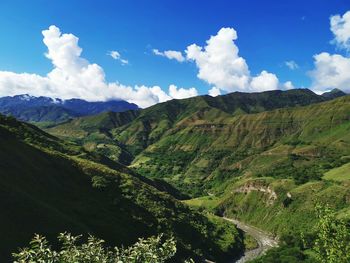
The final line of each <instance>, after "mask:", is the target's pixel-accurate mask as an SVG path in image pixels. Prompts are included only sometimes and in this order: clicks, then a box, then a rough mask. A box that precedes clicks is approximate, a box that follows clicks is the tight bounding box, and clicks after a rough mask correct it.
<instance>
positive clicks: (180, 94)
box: [169, 84, 198, 99]
mask: <svg viewBox="0 0 350 263" xmlns="http://www.w3.org/2000/svg"><path fill="white" fill-rule="evenodd" d="M169 95H170V96H171V97H172V98H174V99H186V98H190V97H194V96H198V92H197V90H196V89H195V88H189V89H184V88H178V87H176V86H175V85H173V84H172V85H170V86H169Z"/></svg>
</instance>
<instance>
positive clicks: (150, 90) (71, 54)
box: [0, 26, 197, 107]
mask: <svg viewBox="0 0 350 263" xmlns="http://www.w3.org/2000/svg"><path fill="white" fill-rule="evenodd" d="M42 34H43V36H44V39H43V42H44V44H45V45H46V46H47V49H48V51H47V53H46V54H45V55H46V57H47V58H48V59H50V60H51V62H52V64H53V70H52V71H51V72H49V73H48V74H47V75H46V76H40V75H37V74H28V73H20V74H18V73H14V72H8V71H0V96H13V95H17V94H25V93H28V94H30V95H33V96H48V97H53V98H61V99H70V98H81V99H86V100H89V101H104V100H110V99H122V100H126V101H129V102H132V103H136V104H137V105H139V106H140V107H148V106H151V105H153V104H156V103H158V102H163V101H166V100H169V99H172V98H173V97H172V96H171V95H170V96H169V95H168V94H166V93H165V92H164V91H163V90H162V89H161V88H160V87H159V86H153V87H146V86H144V85H140V86H134V87H131V86H126V85H122V84H120V83H118V82H112V83H108V82H106V80H105V73H104V70H103V69H102V68H101V67H100V66H99V65H97V64H94V63H93V64H91V63H90V62H89V61H87V60H86V59H84V58H82V57H81V53H82V49H81V48H80V47H79V45H78V41H79V39H78V38H77V37H76V36H74V35H73V34H62V33H61V32H60V29H59V28H58V27H56V26H50V27H49V29H47V30H44V31H43V32H42ZM118 54H119V53H113V56H116V57H117V58H118V57H119V58H120V55H119V56H118ZM111 55H112V54H111ZM185 91H186V90H185V89H179V90H177V93H176V92H175V93H174V94H173V95H175V96H182V95H184V94H185V93H186V92H185ZM190 91H191V92H190V93H189V95H188V96H191V94H195V93H196V92H194V90H193V89H190ZM196 94H197V93H196Z"/></svg>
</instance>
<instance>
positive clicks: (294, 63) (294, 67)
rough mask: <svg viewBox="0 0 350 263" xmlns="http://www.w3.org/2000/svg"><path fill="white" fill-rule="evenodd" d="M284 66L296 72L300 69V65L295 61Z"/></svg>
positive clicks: (287, 62)
mask: <svg viewBox="0 0 350 263" xmlns="http://www.w3.org/2000/svg"><path fill="white" fill-rule="evenodd" d="M284 64H285V65H286V66H287V67H288V68H289V69H290V70H296V69H298V68H299V65H298V64H297V63H296V62H295V61H294V60H290V61H286V62H284Z"/></svg>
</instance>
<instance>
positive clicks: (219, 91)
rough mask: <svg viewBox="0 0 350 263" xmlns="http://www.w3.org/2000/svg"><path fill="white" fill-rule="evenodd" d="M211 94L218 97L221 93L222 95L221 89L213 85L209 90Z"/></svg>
mask: <svg viewBox="0 0 350 263" xmlns="http://www.w3.org/2000/svg"><path fill="white" fill-rule="evenodd" d="M208 94H209V96H212V97H217V96H219V95H221V90H220V89H219V88H217V87H212V88H211V89H210V90H209V91H208Z"/></svg>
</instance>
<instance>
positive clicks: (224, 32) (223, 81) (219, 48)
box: [185, 28, 250, 91]
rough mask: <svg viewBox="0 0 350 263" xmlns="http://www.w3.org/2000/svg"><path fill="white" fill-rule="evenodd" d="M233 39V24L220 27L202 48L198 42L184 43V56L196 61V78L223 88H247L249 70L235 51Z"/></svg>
mask: <svg viewBox="0 0 350 263" xmlns="http://www.w3.org/2000/svg"><path fill="white" fill-rule="evenodd" d="M236 39H237V33H236V31H235V30H234V29H233V28H222V29H220V31H219V32H218V33H217V35H215V36H211V37H210V39H209V40H207V41H206V44H207V45H206V46H205V47H204V48H203V47H201V46H198V45H197V44H192V45H190V46H188V47H187V49H186V51H185V52H186V56H187V59H188V60H192V61H194V62H195V63H196V65H197V67H198V70H199V72H198V75H197V77H198V78H199V79H202V80H204V81H206V82H207V83H209V84H211V85H215V86H216V87H217V88H219V89H222V90H225V91H234V90H246V89H247V88H248V86H249V74H250V73H249V69H248V65H247V63H246V61H245V60H244V58H242V57H239V55H238V47H237V46H236V44H235V43H234V40H236Z"/></svg>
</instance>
